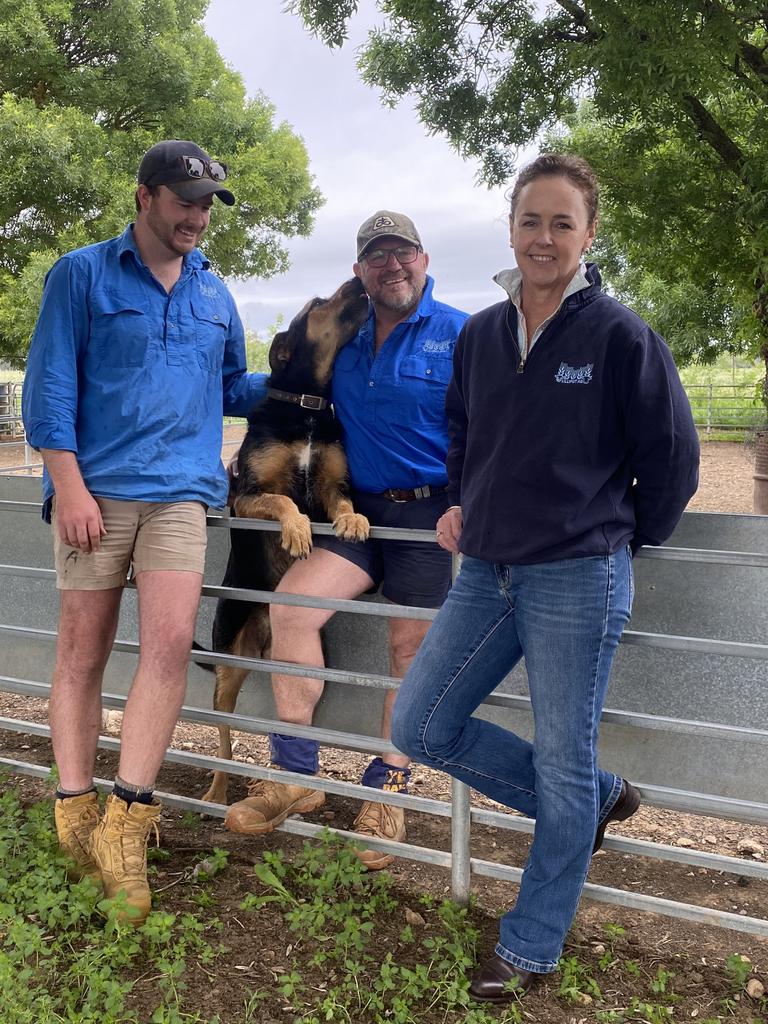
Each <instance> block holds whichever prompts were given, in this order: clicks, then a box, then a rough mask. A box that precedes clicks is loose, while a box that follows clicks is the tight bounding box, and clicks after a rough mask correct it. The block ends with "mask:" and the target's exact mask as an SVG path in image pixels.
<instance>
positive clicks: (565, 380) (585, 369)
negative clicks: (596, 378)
mask: <svg viewBox="0 0 768 1024" xmlns="http://www.w3.org/2000/svg"><path fill="white" fill-rule="evenodd" d="M594 365H595V364H594V363H587V364H586V366H569V365H568V363H560V368H559V369H558V371H557V373H556V374H555V383H556V384H589V382H590V381H591V380H592V368H593V366H594Z"/></svg>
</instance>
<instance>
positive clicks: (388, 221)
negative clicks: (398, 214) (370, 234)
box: [373, 217, 397, 231]
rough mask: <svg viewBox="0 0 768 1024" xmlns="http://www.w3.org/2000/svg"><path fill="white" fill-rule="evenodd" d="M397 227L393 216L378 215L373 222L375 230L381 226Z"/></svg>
mask: <svg viewBox="0 0 768 1024" xmlns="http://www.w3.org/2000/svg"><path fill="white" fill-rule="evenodd" d="M394 227H397V225H396V224H395V222H394V221H393V220H392V218H391V217H377V218H376V220H375V221H374V222H373V230H374V231H378V230H379V229H380V228H394Z"/></svg>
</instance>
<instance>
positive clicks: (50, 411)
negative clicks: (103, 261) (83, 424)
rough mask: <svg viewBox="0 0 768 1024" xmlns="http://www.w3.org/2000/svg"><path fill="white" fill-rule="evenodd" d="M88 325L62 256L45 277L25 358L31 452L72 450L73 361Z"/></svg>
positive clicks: (79, 285) (24, 406) (80, 291)
mask: <svg viewBox="0 0 768 1024" xmlns="http://www.w3.org/2000/svg"><path fill="white" fill-rule="evenodd" d="M88 323H89V318H88V306H87V302H86V289H85V281H84V280H83V276H82V272H81V270H80V268H79V267H78V265H77V263H76V261H75V260H73V259H70V258H68V257H64V258H62V259H60V260H59V261H58V263H56V264H55V265H54V266H53V268H52V269H51V270H50V271H49V273H48V275H47V277H46V279H45V287H44V289H43V298H42V302H41V304H40V314H39V316H38V319H37V324H36V326H35V330H34V333H33V335H32V343H31V345H30V349H29V355H28V357H27V369H26V373H25V376H24V387H23V391H22V399H21V411H22V417H23V420H24V429H25V431H26V434H27V441H28V442H29V444H30V445H31V446H32V447H33V448H37V449H40V448H52V449H54V450H61V451H71V452H77V430H76V425H77V388H78V363H79V359H80V355H81V353H82V352H83V350H84V348H85V346H86V344H87V340H88Z"/></svg>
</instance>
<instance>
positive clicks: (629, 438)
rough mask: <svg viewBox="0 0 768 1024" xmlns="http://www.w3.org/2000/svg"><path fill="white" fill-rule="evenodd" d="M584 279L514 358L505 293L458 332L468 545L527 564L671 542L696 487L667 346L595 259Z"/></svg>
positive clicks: (694, 443)
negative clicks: (607, 282)
mask: <svg viewBox="0 0 768 1024" xmlns="http://www.w3.org/2000/svg"><path fill="white" fill-rule="evenodd" d="M587 277H588V279H589V281H590V282H591V284H590V287H589V288H585V289H583V290H581V291H579V292H576V293H575V294H573V295H571V296H569V297H568V298H567V299H566V300H565V301H564V303H563V305H562V306H561V308H560V310H559V311H558V312H557V314H556V315H555V317H554V318H553V320H552V321H551V323H550V324H549V325H548V326H547V327H546V329H545V330H544V332H543V333H542V335H541V337H540V338H539V339H538V341H537V342H536V344H535V345H534V347H533V349H532V350H531V352H530V354H529V356H528V359H527V360H526V361H525V364H524V366H522V368H521V358H520V351H519V348H518V344H517V312H516V310H515V307H514V305H513V304H512V303H511V302H510V301H508V300H507V301H505V302H500V303H498V304H497V305H495V306H490V307H489V308H488V309H485V310H482V311H481V312H480V313H477V314H475V315H474V316H472V317H470V319H469V320H468V321H467V323H466V324H465V326H464V328H463V330H462V332H461V334H460V335H459V339H458V342H457V344H456V349H455V353H454V360H453V362H454V375H453V379H452V381H451V383H450V385H449V388H448V394H447V398H446V409H447V412H448V420H449V431H450V436H451V443H450V447H449V450H448V459H447V467H448V478H449V487H448V491H449V497H450V500H451V503H452V504H456V505H461V509H462V516H463V529H462V534H461V541H460V548H461V551H462V552H463V553H464V554H467V555H470V556H472V557H475V558H481V559H483V560H485V561H489V562H508V563H513V564H514V563H517V564H522V565H525V564H531V563H535V562H551V561H555V560H557V559H560V558H581V557H586V556H589V555H604V554H612V553H613V552H615V551H617V550H619V548H621V547H622V546H624V545H626V544H630V545H631V547H632V550H633V552H634V551H636V550H637V548H639V547H640V546H641V545H643V544H661V543H662V542H663V541H664V540H666V539H667V537H668V536H669V535H670V534H671V533H672V531H673V529H674V528H675V526H676V524H677V522H678V520H679V519H680V516H681V515H682V512H683V509H684V508H685V506H686V504H687V503H688V500H689V499H690V498H691V496H692V495H693V494H694V493H695V491H696V487H697V485H698V466H699V442H698V437H697V435H696V429H695V427H694V425H693V418H692V416H691V410H690V406H689V404H688V399H687V398H686V395H685V392H684V391H683V387H682V384H681V383H680V378H679V376H678V373H677V369H676V367H675V364H674V362H673V360H672V356H671V354H670V352H669V349H668V348H667V346H666V345H665V343H664V341H663V340H662V339H661V338H660V337H659V336H658V335H657V334H655V333H654V332H653V331H652V330H651V329H650V327H648V325H647V324H646V323H645V322H644V321H643V320H641V319H640V317H639V316H637V315H636V314H635V313H633V312H632V311H631V310H629V309H627V308H626V307H625V306H622V305H621V303H619V302H617V301H616V300H615V299H613V298H611V297H610V296H608V295H606V294H605V293H604V292H603V291H602V290H601V288H600V275H599V273H598V271H597V268H596V267H595V266H594V264H590V265H589V267H588V270H587ZM518 371H520V372H518Z"/></svg>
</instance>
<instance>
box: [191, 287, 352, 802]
mask: <svg viewBox="0 0 768 1024" xmlns="http://www.w3.org/2000/svg"><path fill="white" fill-rule="evenodd" d="M367 315H368V298H367V296H366V294H365V292H364V291H363V287H362V285H361V283H360V281H359V280H358V279H357V278H356V277H355V278H352V280H351V281H347V282H345V283H344V284H343V285H342V286H341V287H340V288H339V289H338V291H336V292H335V294H334V295H332V296H331V298H330V299H313V300H312V301H311V302H309V303H307V305H306V306H305V307H304V309H303V310H302V311H301V312H300V313H299V314H298V315H297V316H296V317H295V318H294V319H293V320H292V321H291V324H290V326H289V328H288V330H287V331H281V332H280V333H278V334H276V335H275V337H274V339H273V340H272V345H271V347H270V350H269V365H270V369H271V371H272V372H271V374H270V377H269V379H268V381H267V397H266V398H265V399H264V400H263V401H262V402H260V403H259V404H258V405H257V406H256V407H255V408H254V409H253V410H252V411H251V413H250V414H249V416H248V432H247V434H246V436H245V440H244V441H243V444H242V447H241V448H240V454H239V456H238V476H237V483H236V490H235V498H234V514H235V515H236V516H244V517H248V518H251V519H272V520H276V521H277V522H279V523H280V528H281V532H280V533H277V532H267V531H264V530H238V529H233V530H230V544H231V548H230V552H229V561H228V563H227V571H226V573H225V575H224V581H223V586H225V587H237V588H242V589H248V590H274V588H275V587H276V586H277V584H278V583H279V581H280V579H281V578H282V576H283V575H284V573H285V572H286V570H287V569H288V568H289V566H290V565H291V564H292V563H293V561H294V560H295V559H296V558H306V556H307V555H308V554H309V552H310V551H311V549H312V533H311V530H310V520H327V521H330V522H331V523H333V527H334V530H335V532H336V534H337V536H339V537H343V538H345V539H346V540H365V538H366V537H367V536H368V530H369V525H368V520H367V519H366V518H365V516H362V515H359V514H358V513H356V512H355V511H354V509H353V507H352V502H351V501H350V498H349V485H348V481H347V460H346V457H345V455H344V451H343V449H342V447H341V431H340V428H339V425H338V423H337V421H336V419H335V417H334V415H333V410H332V409H331V408H330V406H329V401H330V390H331V371H332V369H333V362H334V359H335V358H336V353H337V352H338V351H339V349H340V348H341V347H342V346H343V345H346V343H347V342H348V341H351V340H352V338H353V337H354V336H355V334H356V333H357V331H358V330H359V328H360V327H361V326H362V324H363V323H364V321H365V319H366V317H367ZM270 642H271V636H270V628H269V605H267V604H253V603H250V602H246V601H235V600H230V599H221V600H220V601H219V603H218V606H217V609H216V617H215V620H214V623H213V649H214V651H217V652H223V653H227V654H236V655H239V656H240V657H246V658H268V657H269V653H270ZM248 672H249V670H248V669H241V668H231V667H228V666H222V665H218V666H217V667H216V692H215V695H214V701H213V706H214V708H215V709H216V710H217V711H234V709H235V704H236V702H237V696H238V694H239V692H240V688H241V687H242V685H243V682H244V680H245V678H246V676H247V675H248ZM218 756H219V757H223V758H231V757H232V745H231V739H230V731H229V727H228V726H220V727H219V752H218ZM227 782H228V776H227V775H226V773H225V772H218V771H217V772H215V773H214V776H213V783H212V785H211V787H210V789H209V790H208V792H207V793H206V794H205V796H204V797H203V800H207V801H209V802H215V803H226V802H227V800H226V798H227Z"/></svg>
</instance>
